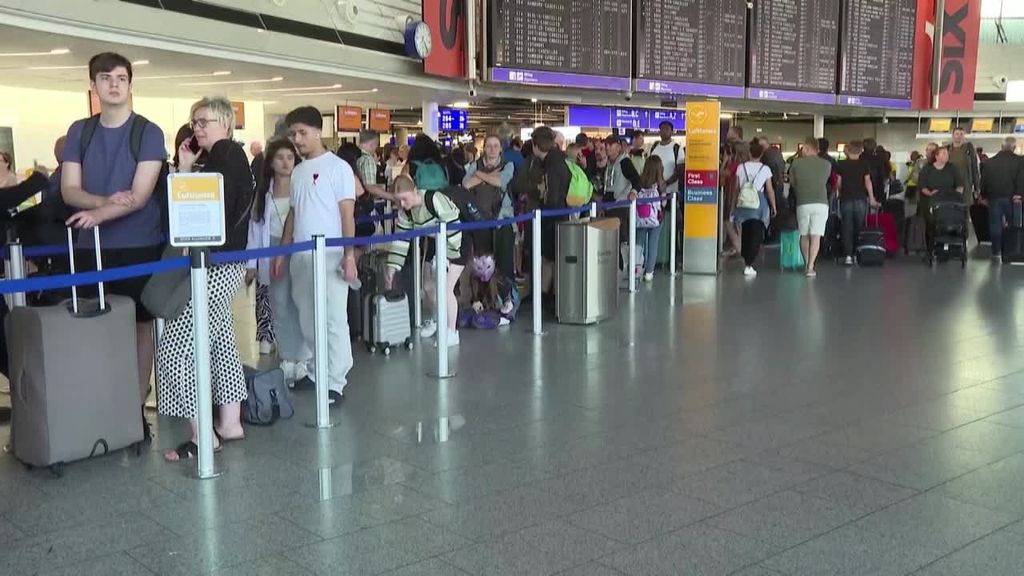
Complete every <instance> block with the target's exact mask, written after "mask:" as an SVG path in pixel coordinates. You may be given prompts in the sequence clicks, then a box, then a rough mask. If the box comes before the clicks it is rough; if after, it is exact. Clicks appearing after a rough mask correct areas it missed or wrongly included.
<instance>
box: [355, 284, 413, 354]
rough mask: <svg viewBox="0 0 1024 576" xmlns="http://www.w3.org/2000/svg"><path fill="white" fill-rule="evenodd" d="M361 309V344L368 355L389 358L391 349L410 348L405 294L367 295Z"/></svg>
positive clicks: (410, 340)
mask: <svg viewBox="0 0 1024 576" xmlns="http://www.w3.org/2000/svg"><path fill="white" fill-rule="evenodd" d="M365 303H366V304H365V309H364V310H363V341H364V342H365V343H366V349H367V350H368V351H369V352H370V353H371V354H373V353H375V352H380V353H382V354H384V355H385V356H390V355H391V349H392V348H393V347H394V346H405V347H406V348H407V349H409V350H412V349H413V341H412V326H411V325H410V323H409V299H408V298H407V297H406V296H405V294H401V293H398V292H396V293H391V294H368V295H367V296H366V299H365Z"/></svg>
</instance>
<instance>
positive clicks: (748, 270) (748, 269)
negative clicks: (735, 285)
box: [743, 266, 757, 278]
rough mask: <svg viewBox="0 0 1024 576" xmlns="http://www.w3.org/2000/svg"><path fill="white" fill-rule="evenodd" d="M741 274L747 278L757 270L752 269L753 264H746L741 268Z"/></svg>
mask: <svg viewBox="0 0 1024 576" xmlns="http://www.w3.org/2000/svg"><path fill="white" fill-rule="evenodd" d="M743 275H744V276H746V277H748V278H753V277H755V276H757V270H754V267H753V266H747V267H746V268H744V269H743Z"/></svg>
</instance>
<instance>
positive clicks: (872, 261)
mask: <svg viewBox="0 0 1024 576" xmlns="http://www.w3.org/2000/svg"><path fill="white" fill-rule="evenodd" d="M872 216H874V218H872ZM890 218H891V215H890ZM885 236H886V234H885V231H884V230H883V229H882V228H880V227H879V218H878V214H877V213H876V214H868V217H867V222H866V223H865V225H864V228H863V229H862V230H861V231H860V232H859V233H858V234H857V249H856V252H857V263H858V264H860V265H861V266H882V265H883V264H885V257H886V253H887V252H888V250H887V248H886V238H885Z"/></svg>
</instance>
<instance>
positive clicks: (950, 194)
mask: <svg viewBox="0 0 1024 576" xmlns="http://www.w3.org/2000/svg"><path fill="white" fill-rule="evenodd" d="M963 185H964V177H963V174H961V173H960V170H958V169H957V167H956V166H954V165H953V163H952V162H947V163H946V165H945V166H944V167H943V168H942V169H941V170H940V169H938V168H936V167H935V164H929V165H927V166H925V167H924V170H921V177H920V178H918V180H917V188H918V190H924V189H925V188H927V189H929V190H936V191H937V193H936V194H935V196H934V197H933V198H934V201H935V202H962V201H963V196H962V194H961V193H959V192H957V191H956V189H957V188H958V187H960V186H963Z"/></svg>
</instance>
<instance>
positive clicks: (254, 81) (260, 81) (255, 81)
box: [179, 76, 284, 86]
mask: <svg viewBox="0 0 1024 576" xmlns="http://www.w3.org/2000/svg"><path fill="white" fill-rule="evenodd" d="M282 80H284V76H274V77H273V78H258V79H257V78H254V79H252V80H226V81H222V82H186V83H184V84H179V86H224V85H227V84H263V83H266V82H280V81H282Z"/></svg>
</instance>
